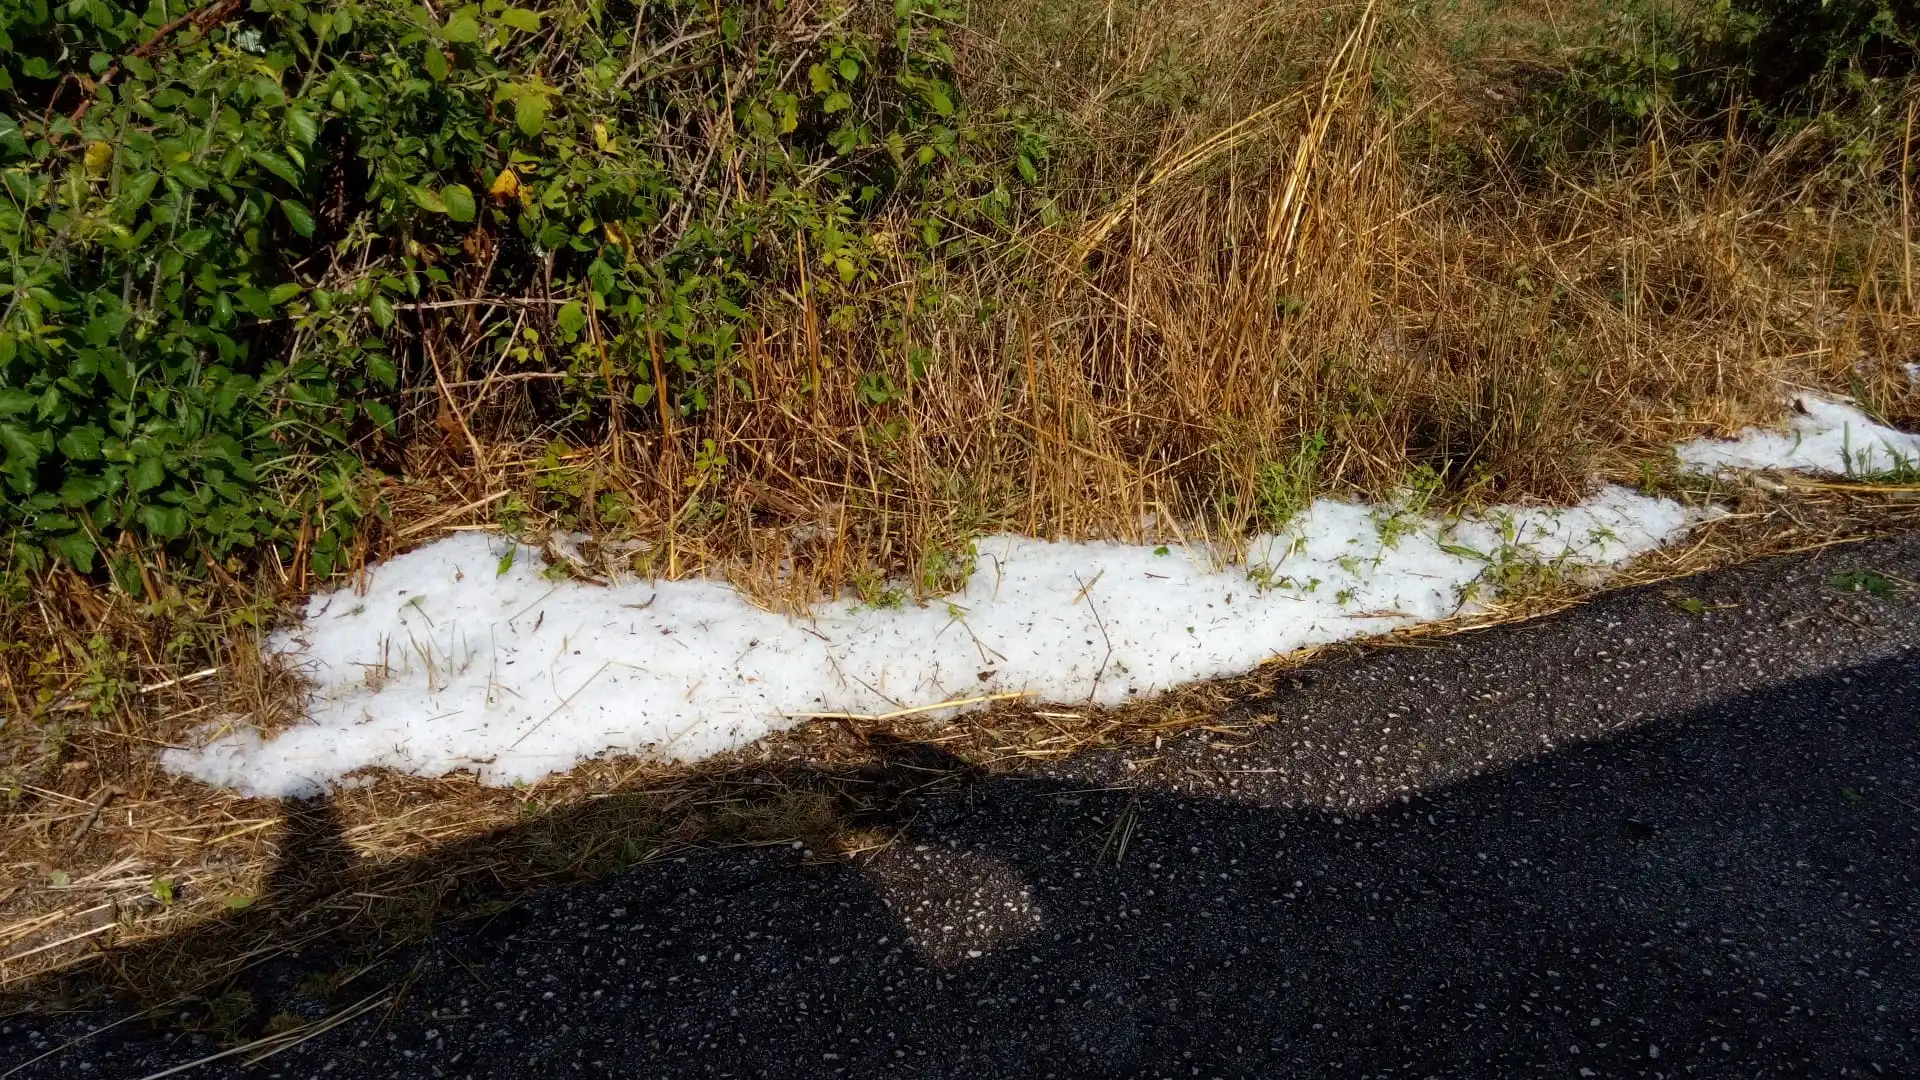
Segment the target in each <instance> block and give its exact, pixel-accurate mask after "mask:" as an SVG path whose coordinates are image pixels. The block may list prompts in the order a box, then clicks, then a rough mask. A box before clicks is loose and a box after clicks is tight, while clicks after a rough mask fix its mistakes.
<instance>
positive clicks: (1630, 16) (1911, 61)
mask: <svg viewBox="0 0 1920 1080" xmlns="http://www.w3.org/2000/svg"><path fill="white" fill-rule="evenodd" d="M1917 62H1920V3H1916V0H1682V2H1678V3H1674V2H1668V0H1630V2H1629V3H1626V4H1625V5H1623V6H1622V7H1621V8H1620V9H1619V10H1617V11H1615V12H1614V13H1613V14H1612V15H1611V17H1610V18H1608V19H1607V20H1606V21H1605V22H1604V23H1603V24H1602V25H1601V27H1600V28H1599V30H1598V31H1597V33H1596V35H1595V40H1594V41H1592V42H1591V43H1590V44H1589V45H1588V46H1587V47H1585V48H1584V49H1582V50H1580V52H1579V53H1578V54H1577V56H1576V57H1575V59H1574V62H1573V63H1572V64H1571V65H1570V67H1569V68H1568V69H1567V70H1566V71H1565V72H1564V73H1562V74H1561V75H1560V76H1559V77H1558V78H1557V79H1554V80H1551V81H1550V82H1549V83H1548V85H1546V86H1545V87H1543V88H1542V90H1541V92H1540V93H1539V94H1538V95H1536V97H1535V99H1534V101H1533V103H1532V108H1531V110H1530V115H1527V116H1524V117H1522V118H1520V123H1519V127H1520V130H1521V134H1522V136H1523V140H1531V141H1533V142H1534V143H1536V144H1538V143H1542V142H1543V141H1544V142H1545V143H1547V144H1548V145H1547V146H1546V147H1544V149H1546V150H1548V151H1549V152H1551V151H1552V150H1554V149H1574V150H1581V149H1594V148H1598V149H1602V150H1605V149H1609V148H1613V147H1617V146H1621V145H1633V144H1636V143H1638V142H1639V141H1640V140H1642V139H1644V138H1645V137H1646V135H1647V131H1648V125H1649V124H1651V123H1654V122H1656V121H1658V122H1660V123H1662V124H1664V125H1665V126H1666V127H1667V129H1668V131H1669V133H1670V135H1672V134H1678V135H1681V136H1698V137H1704V138H1717V137H1719V136H1720V135H1722V134H1724V133H1725V130H1726V124H1725V122H1724V118H1725V117H1726V115H1727V111H1728V110H1729V109H1730V108H1734V107H1736V106H1737V107H1738V108H1739V110H1740V119H1741V123H1742V126H1743V127H1745V128H1746V129H1748V130H1749V131H1752V132H1754V133H1757V134H1759V135H1761V136H1763V137H1764V136H1767V135H1771V134H1774V133H1777V132H1779V131H1782V130H1791V129H1795V128H1797V127H1798V126H1799V125H1802V124H1805V123H1807V122H1809V121H1811V120H1813V119H1815V118H1817V117H1820V116H1822V115H1823V114H1824V115H1829V116H1831V115H1836V114H1846V115H1847V119H1846V121H1845V122H1849V123H1858V122H1862V116H1863V114H1867V113H1871V112H1872V102H1873V99H1874V98H1875V96H1876V95H1875V91H1876V89H1877V88H1890V89H1891V90H1892V91H1894V92H1897V91H1898V90H1899V88H1900V87H1901V86H1902V85H1903V84H1904V80H1905V79H1906V78H1907V77H1908V76H1911V75H1912V74H1913V73H1914V71H1915V70H1916V65H1917ZM1862 103H1865V104H1866V106H1867V107H1866V108H1865V109H1862V108H1858V107H1857V106H1859V105H1861V104H1862ZM1535 149H1536V152H1538V150H1540V149H1542V147H1539V146H1536V148H1535Z"/></svg>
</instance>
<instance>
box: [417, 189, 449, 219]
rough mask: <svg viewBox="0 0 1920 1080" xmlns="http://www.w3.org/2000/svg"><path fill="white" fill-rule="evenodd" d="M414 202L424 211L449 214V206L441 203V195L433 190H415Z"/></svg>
mask: <svg viewBox="0 0 1920 1080" xmlns="http://www.w3.org/2000/svg"><path fill="white" fill-rule="evenodd" d="M413 201H414V202H416V203H418V204H419V205H420V208H421V209H423V210H431V211H433V212H434V213H436V214H444V213H446V212H447V204H446V203H444V202H441V201H440V195H439V193H437V192H435V191H434V190H433V189H432V188H425V187H417V188H414V189H413Z"/></svg>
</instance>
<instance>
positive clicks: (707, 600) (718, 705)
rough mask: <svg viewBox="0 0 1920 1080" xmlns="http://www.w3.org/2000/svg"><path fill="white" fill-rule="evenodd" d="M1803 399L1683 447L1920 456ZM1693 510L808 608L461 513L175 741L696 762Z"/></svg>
mask: <svg viewBox="0 0 1920 1080" xmlns="http://www.w3.org/2000/svg"><path fill="white" fill-rule="evenodd" d="M1800 404H1801V407H1802V409H1803V410H1804V411H1803V412H1802V413H1801V414H1800V415H1797V416H1796V417H1795V419H1794V420H1793V422H1792V430H1791V433H1790V434H1788V435H1785V436H1782V435H1779V434H1777V433H1771V432H1760V431H1749V432H1746V433H1744V434H1743V435H1742V436H1741V438H1739V439H1737V440H1734V441H1732V442H1724V443H1719V442H1696V443H1690V444H1688V445H1686V446H1682V447H1680V448H1679V449H1678V453H1679V455H1680V459H1681V461H1682V462H1683V463H1685V464H1686V465H1688V466H1689V467H1692V468H1695V469H1699V470H1703V471H1709V470H1723V469H1733V468H1738V469H1756V468H1790V469H1807V470H1818V471H1826V472H1835V473H1854V474H1859V473H1864V472H1873V471H1878V470H1883V469H1886V468H1888V467H1891V466H1894V465H1896V464H1898V463H1900V462H1909V463H1910V462H1912V461H1915V460H1920V438H1916V437H1915V436H1912V435H1906V434H1902V433H1900V432H1896V431H1892V430H1890V429H1887V428H1884V427H1880V426H1878V425H1875V424H1873V423H1872V422H1871V421H1868V420H1867V419H1866V418H1865V417H1863V416H1861V415H1860V414H1859V413H1858V412H1856V411H1854V410H1853V409H1851V408H1849V407H1847V406H1844V405H1838V404H1834V403H1830V402H1824V401H1819V400H1817V399H1812V398H1803V399H1801V403H1800ZM1693 520H1694V517H1693V516H1692V515H1690V514H1689V513H1688V512H1687V511H1686V510H1685V509H1684V508H1683V507H1681V506H1680V505H1679V504H1678V503H1675V502H1672V501H1670V500H1665V499H1655V498H1648V497H1646V496H1642V495H1638V494H1635V493H1633V492H1630V491H1627V490H1625V489H1623V488H1619V487H1608V488H1604V489H1602V490H1601V491H1600V492H1599V493H1598V494H1596V495H1594V496H1593V497H1591V498H1589V499H1587V500H1586V501H1585V502H1583V503H1581V504H1580V505H1578V506H1574V507H1570V508H1566V509H1558V510H1551V509H1540V508H1503V509H1494V510H1490V511H1487V512H1485V513H1483V514H1480V515H1477V516H1475V517H1472V518H1468V519H1464V520H1458V521H1440V520H1435V519H1433V518H1430V517H1424V516H1418V515H1411V514H1405V513H1395V512H1394V511H1393V510H1392V509H1390V508H1378V507H1369V506H1363V505H1355V504H1352V503H1344V502H1337V501H1333V500H1325V499H1323V500H1320V501H1318V502H1316V503H1314V504H1313V506H1312V507H1311V508H1310V509H1309V510H1308V511H1307V512H1306V513H1304V514H1302V515H1300V516H1299V517H1298V518H1297V519H1296V520H1295V521H1294V522H1293V523H1291V525H1290V526H1289V528H1288V529H1287V530H1286V531H1285V532H1284V533H1283V534H1280V535H1274V536H1262V537H1259V538H1257V539H1256V540H1255V541H1254V543H1253V544H1252V546H1251V548H1250V550H1249V552H1248V554H1247V556H1246V559H1245V561H1244V563H1242V564H1240V565H1222V564H1221V563H1220V561H1219V560H1218V559H1217V558H1216V557H1215V553H1213V552H1211V551H1209V550H1205V549H1190V548H1185V547H1180V546H1172V547H1158V548H1155V547H1143V546H1131V545H1125V544H1118V543H1105V542H1096V543H1050V542H1047V541H1042V540H1034V539H1031V538H1026V537H1019V536H993V537H989V538H986V539H984V540H981V541H980V542H979V543H978V544H977V545H976V546H977V552H978V558H977V561H976V566H975V571H974V573H973V575H972V577H971V578H970V579H969V581H968V584H967V586H966V587H965V588H964V589H963V590H961V591H960V592H958V593H956V594H954V595H952V596H949V597H946V598H945V599H944V600H941V601H936V602H933V603H929V604H926V605H915V604H913V603H911V602H908V603H903V604H898V605H889V606H882V607H874V606H868V605H861V604H857V603H854V602H852V601H844V600H843V601H840V602H837V603H830V604H823V605H821V606H820V607H819V609H818V610H816V611H815V612H814V613H813V614H812V616H811V617H808V618H805V619H792V618H787V617H784V616H780V615H775V614H772V613H769V612H767V611H764V610H762V609H760V608H757V607H755V606H754V605H752V604H751V603H749V602H748V601H747V600H745V599H744V598H743V597H741V596H740V595H739V594H738V593H736V592H735V591H734V590H733V589H732V588H730V587H728V586H727V585H725V584H724V583H721V582H717V581H711V580H693V581H666V582H644V581H635V582H624V583H616V584H613V585H610V586H603V585H595V584H591V583H586V582H580V581H575V580H571V579H566V578H560V579H555V578H552V577H550V576H549V575H547V574H546V573H544V572H543V565H542V563H541V560H540V558H539V556H538V555H537V554H536V553H535V552H534V551H533V550H532V549H529V548H526V547H523V546H520V545H517V544H515V543H514V542H512V541H510V540H507V539H505V538H503V537H499V536H493V535H487V534H482V533H473V532H468V533H461V534H457V535H454V536H451V537H448V538H446V539H444V540H441V541H438V542H436V543H432V544H429V545H427V546H425V547H422V548H420V549H418V550H416V551H413V552H409V553H408V554H405V555H402V556H399V557H398V558H395V559H392V560H390V561H389V562H387V563H385V564H383V565H380V566H376V567H373V568H371V569H370V571H369V573H368V575H367V581H366V588H365V592H364V593H356V592H354V591H352V590H348V589H343V590H340V591H336V592H333V593H328V594H325V595H320V596H316V597H314V598H313V599H312V601H311V602H310V603H309V605H308V608H307V614H306V618H305V620H304V621H303V622H302V623H301V624H300V625H298V626H296V627H293V628H291V629H288V630H286V631H283V632H281V633H278V634H276V635H274V636H273V638H272V639H271V641H270V644H269V649H270V650H271V651H273V652H275V653H279V654H283V655H285V656H286V657H288V658H289V659H290V660H291V661H292V662H294V663H295V664H296V665H298V666H299V667H300V668H301V669H302V670H303V671H304V672H306V674H307V675H308V677H309V678H311V679H312V681H313V689H312V696H311V698H310V699H309V701H308V703H307V716H306V719H305V721H304V722H302V723H299V724H296V725H295V726H293V727H292V728H290V729H288V730H285V731H282V732H280V733H279V734H277V735H275V736H273V737H271V738H262V737H261V736H260V735H259V734H258V733H257V732H255V731H253V730H251V729H250V728H247V727H245V726H241V725H239V724H229V725H226V726H224V727H222V728H219V729H216V730H214V731H212V732H210V733H209V736H210V737H209V738H208V740H207V741H206V742H205V744H204V745H202V746H200V747H198V748H195V749H190V750H174V751H168V752H167V753H166V754H165V756H164V761H165V764H166V765H167V766H168V767H169V768H172V769H174V770H176V771H178V772H182V773H186V774H188V775H191V776H195V777H198V778H200V779H202V780H205V781H207V782H209V783H213V784H220V785H224V786H227V787H231V788H235V789H238V790H240V791H243V792H246V793H249V794H255V795H273V796H283V795H303V794H309V793H312V792H314V791H317V790H320V789H322V788H324V787H325V786H326V785H328V784H329V783H331V782H335V781H338V780H340V779H341V778H343V777H345V776H347V775H348V774H350V773H353V772H355V771H357V770H361V769H366V768H369V767H376V766H378V767H385V768H391V769H396V770H400V771H402V772H409V773H416V774H420V775H424V776H437V775H442V774H445V773H448V772H452V771H456V770H461V769H469V770H472V771H473V772H474V773H475V774H477V775H478V777H479V778H480V780H481V781H482V782H484V783H488V784H510V783H516V782H530V781H534V780H537V779H539V778H541V777H543V776H546V775H549V774H552V773H556V772H561V771H564V770H566V769H568V768H570V767H572V766H574V765H576V764H578V763H579V762H581V761H584V760H586V759H588V758H592V757H595V756H598V755H601V754H605V753H631V754H641V755H647V756H651V757H656V758H664V759H672V760H696V759H699V758H703V757H708V756H710V755H713V754H717V753H720V752H722V751H725V750H729V749H732V748H735V747H738V746H741V745H744V744H746V743H748V742H751V741H752V740H754V739H757V738H759V737H761V736H762V735H765V734H767V733H768V732H771V731H775V730H778V729H780V728H784V727H788V726H790V725H792V724H794V723H798V722H801V721H803V720H804V718H805V717H806V716H807V715H808V714H813V713H840V712H846V713H860V714H870V713H884V712H892V711H897V710H904V709H914V708H920V707H926V706H937V705H941V704H943V703H948V702H971V703H972V704H978V703H979V701H978V699H983V698H989V697H992V696H994V695H1003V694H1027V695H1031V696H1032V697H1033V698H1034V699H1036V700H1041V701H1054V702H1067V703H1076V704H1077V703H1087V704H1094V705H1112V704H1116V703H1118V702H1121V701H1125V700H1127V699H1129V698H1131V697H1133V696H1136V695H1145V694H1152V693H1155V692H1157V691H1161V690H1165V689H1167V688H1169V687H1172V686H1175V685H1178V684H1180V683H1184V682H1189V681H1192V680H1195V679H1204V678H1209V677H1213V676H1219V675H1225V674H1230V673H1233V672H1239V671H1245V670H1247V669H1249V668H1251V667H1253V666H1255V665H1256V664H1258V663H1259V662H1261V661H1262V660H1265V659H1267V658H1269V657H1271V656H1274V655H1277V654H1282V653H1286V652H1290V651H1293V650H1295V649H1299V648H1302V647H1305V646H1309V645H1316V644H1323V643H1327V642H1333V641H1340V640H1344V639H1348V638H1355V637H1362V636H1366V635H1370V634H1378V633H1381V632H1382V631H1385V630H1389V629H1393V628H1395V627H1401V626H1406V625H1410V624H1413V623H1418V622H1424V621H1430V620H1434V619H1443V618H1447V617H1449V616H1452V615H1455V614H1458V613H1460V612H1462V611H1463V610H1471V609H1472V606H1473V604H1474V603H1475V601H1476V600H1477V599H1481V598H1483V595H1482V594H1483V590H1485V589H1486V588H1487V587H1488V585H1487V581H1488V577H1489V571H1490V570H1491V569H1494V568H1496V567H1499V566H1503V565H1505V566H1511V565H1513V564H1516V563H1533V564H1553V565H1557V566H1559V567H1561V568H1562V569H1582V568H1605V567H1611V566H1617V565H1619V564H1621V563H1623V562H1625V561H1626V560H1628V559H1631V558H1633V557H1634V556H1636V555H1639V554H1642V553H1645V552H1647V551H1651V550H1653V549H1654V548H1657V547H1660V546H1662V545H1665V544H1667V543H1670V542H1672V541H1673V540H1675V539H1676V538H1678V537H1679V536H1680V535H1681V534H1682V533H1683V532H1684V531H1685V530H1686V529H1687V528H1688V526H1689V525H1690V524H1691V523H1692V521H1693ZM509 556H510V557H509ZM954 707H956V708H958V707H966V706H964V705H956V706H954Z"/></svg>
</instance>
